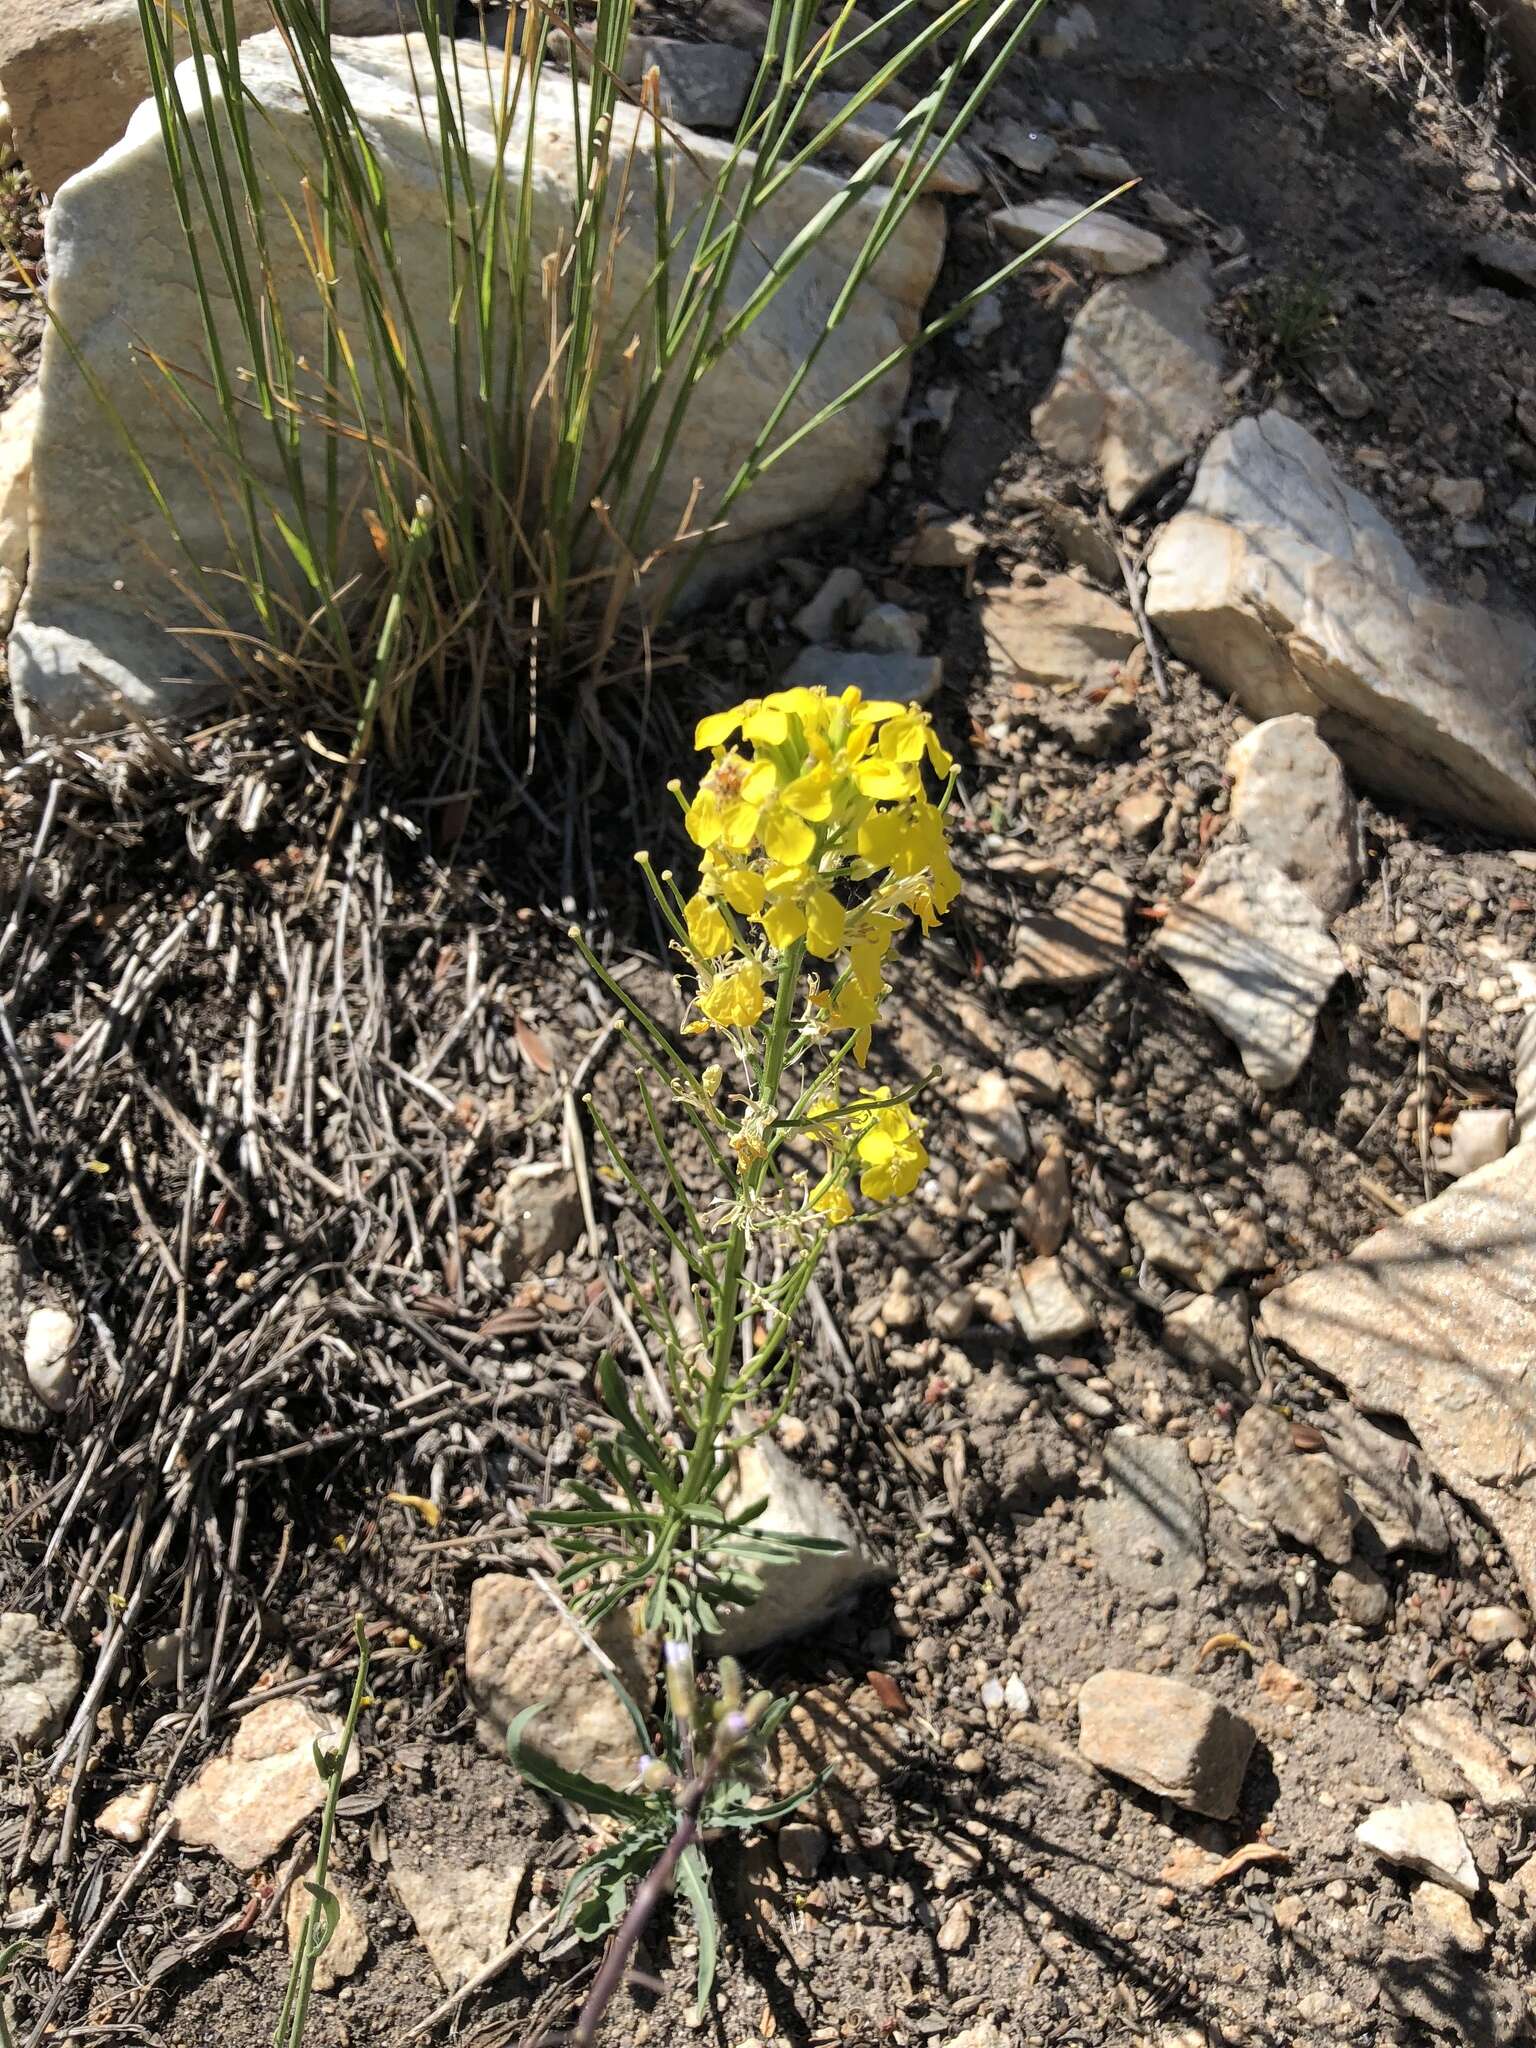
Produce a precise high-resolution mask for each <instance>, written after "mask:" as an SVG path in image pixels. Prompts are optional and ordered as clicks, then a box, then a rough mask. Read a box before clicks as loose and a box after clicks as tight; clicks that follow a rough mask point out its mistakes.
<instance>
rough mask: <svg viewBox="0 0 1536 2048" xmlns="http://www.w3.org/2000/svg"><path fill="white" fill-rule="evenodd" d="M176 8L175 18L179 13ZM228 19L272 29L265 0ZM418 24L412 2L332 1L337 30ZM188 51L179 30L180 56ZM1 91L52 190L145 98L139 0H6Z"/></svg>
mask: <svg viewBox="0 0 1536 2048" xmlns="http://www.w3.org/2000/svg"><path fill="white" fill-rule="evenodd" d="M164 13H165V10H164V9H163V8H162V10H161V15H162V19H163V18H164ZM173 14H174V15H175V17H176V18H177V19H178V21H179V19H180V17H181V15H182V9H181V8H179V7H178V8H176V9H174V10H173ZM234 16H235V26H236V28H237V30H238V31H239V33H240V34H241V35H242V36H249V35H255V33H256V32H257V30H258V29H264V28H270V27H271V25H272V8H271V0H234ZM416 21H417V14H416V0H332V5H331V24H332V27H333V28H334V29H335V31H336V33H337V34H338V35H344V36H366V35H382V34H386V33H389V34H397V33H398V32H399V30H400V29H401V28H402V27H405V28H414V27H415V25H416ZM186 48H187V42H186V37H185V35H180V36H178V38H177V50H178V54H184V53H185V51H186ZM0 94H3V95H4V98H5V99H6V100H7V101H8V102H9V105H10V112H11V125H12V128H13V130H14V133H15V139H16V150H17V153H18V155H19V156H20V157H21V158H22V160H23V161H24V162H25V164H26V166H27V169H28V171H29V173H30V174H31V178H32V182H33V184H34V185H36V186H37V188H38V190H39V191H41V192H56V191H57V190H58V189H59V187H60V185H62V184H63V182H64V180H65V179H66V178H69V177H73V176H74V174H75V172H76V171H78V170H83V169H84V167H85V166H86V165H87V164H88V163H91V162H92V161H93V160H94V159H95V158H96V157H98V156H100V155H101V153H102V151H103V150H104V149H108V148H110V147H111V145H112V144H113V143H114V142H117V141H118V140H120V138H121V136H122V133H123V131H124V129H125V128H126V127H127V126H128V119H129V116H130V115H131V114H132V112H133V110H134V108H135V107H136V106H137V105H138V104H139V102H140V100H142V99H145V98H147V97H148V95H149V65H148V63H147V61H146V59H145V55H144V38H143V35H142V34H141V32H140V29H139V9H138V0H5V5H4V7H3V9H0Z"/></svg>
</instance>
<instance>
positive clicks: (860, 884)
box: [683, 689, 960, 1066]
mask: <svg viewBox="0 0 1536 2048" xmlns="http://www.w3.org/2000/svg"><path fill="white" fill-rule="evenodd" d="M695 744H696V745H697V746H698V747H699V748H700V749H701V750H702V749H708V750H709V752H710V755H711V762H710V767H709V770H708V772H707V773H706V774H705V776H704V778H703V780H702V781H701V782H700V784H699V786H698V788H697V790H696V791H695V792H694V794H693V797H692V798H691V800H689V801H687V802H686V804H685V818H684V822H685V824H686V826H687V830H688V835H689V837H690V838H691V839H692V840H693V842H694V844H695V845H696V846H698V847H699V848H700V850H701V853H702V859H701V862H700V876H699V886H698V890H697V892H696V893H695V894H694V895H693V896H692V897H691V898H690V899H689V900H688V902H687V903H686V904H685V905H684V906H683V916H684V921H685V924H686V927H687V933H688V944H689V948H690V950H691V952H692V953H693V955H694V957H695V960H696V962H697V964H698V966H699V969H700V993H699V998H698V1006H699V1009H700V1011H701V1013H702V1014H703V1016H704V1017H705V1018H707V1019H708V1021H709V1022H710V1023H711V1024H714V1025H716V1026H717V1027H719V1028H721V1029H727V1030H729V1029H737V1030H747V1029H750V1028H751V1027H752V1025H754V1024H755V1023H756V1022H757V1021H758V1019H759V1018H760V1017H761V1016H762V1014H763V1011H764V1009H765V1008H766V1007H767V1002H768V992H767V983H768V981H769V979H771V978H772V977H773V976H774V975H775V974H776V973H777V972H778V971H779V969H780V966H781V963H782V961H783V959H784V956H785V955H787V954H789V953H790V952H791V951H792V950H793V949H797V948H803V949H804V951H805V952H808V953H810V954H813V955H814V956H815V957H816V958H817V959H821V960H828V961H845V962H846V964H845V965H843V966H842V969H841V971H840V972H839V973H838V974H837V975H836V976H834V977H833V982H832V986H831V987H830V988H829V989H828V990H827V991H825V992H824V993H822V994H821V995H820V997H819V1001H820V1004H821V1007H822V1009H823V1012H824V1014H825V1016H826V1020H827V1022H828V1024H829V1025H830V1026H831V1027H832V1028H833V1029H836V1030H845V1031H849V1032H851V1033H852V1034H853V1049H854V1056H855V1058H856V1059H857V1060H858V1062H859V1064H860V1065H861V1066H862V1065H863V1064H864V1063H865V1062H866V1060H867V1059H868V1056H869V1040H870V1032H871V1030H872V1028H873V1025H874V1022H875V1017H876V1014H877V1012H878V1010H879V1007H880V1002H881V999H882V997H883V996H884V994H885V992H886V988H885V981H884V978H883V974H882V969H883V966H884V962H885V958H886V955H887V954H888V953H889V951H890V949H891V947H892V945H893V944H894V943H895V940H896V938H897V936H898V935H899V933H900V932H901V931H902V930H903V929H904V928H905V927H906V924H907V922H908V920H909V918H912V917H915V918H916V919H917V920H918V922H919V923H920V924H921V925H922V926H923V927H924V929H925V930H931V929H932V927H933V926H934V925H935V924H936V923H937V922H938V920H939V919H940V918H941V917H942V916H943V914H944V912H945V911H946V910H947V909H948V907H949V905H950V904H951V903H952V902H953V900H954V898H955V896H956V895H957V894H958V893H959V888H960V880H959V877H958V876H957V875H956V873H955V870H954V867H953V865H952V864H951V862H950V858H949V851H948V848H947V846H946V844H945V839H944V815H943V812H942V810H941V809H940V807H939V805H938V804H937V803H935V802H934V801H933V800H932V799H931V798H930V796H929V794H928V791H927V788H926V786H925V783H924V779H923V765H924V762H925V761H926V762H927V764H928V766H929V767H931V768H932V770H933V772H934V773H935V775H937V776H938V777H940V778H941V779H944V780H947V778H948V777H949V775H950V772H951V768H952V763H951V761H950V758H949V756H948V754H946V753H945V751H944V749H943V748H942V747H941V746H940V744H939V741H938V738H937V736H936V734H935V733H934V730H933V726H932V722H931V721H930V719H929V717H928V715H927V713H926V712H924V711H920V710H919V709H918V708H917V706H916V705H903V704H894V703H883V702H866V701H865V699H864V697H863V696H862V695H861V693H860V692H859V691H858V690H855V689H848V690H844V691H843V692H842V693H841V695H839V696H829V695H828V693H827V692H826V691H825V690H819V689H818V690H810V689H793V690H779V691H775V692H774V694H773V695H772V696H768V697H763V698H753V699H752V700H751V701H750V702H748V703H745V704H738V705H737V706H736V707H735V709H734V710H731V711H721V712H718V713H716V714H715V715H714V716H713V717H710V718H705V719H701V720H700V722H699V726H698V731H697V733H696V735H695ZM754 926H755V927H756V928H757V931H758V932H759V933H760V934H761V938H760V939H758V938H757V937H755V936H754V935H753V933H752V927H754ZM797 957H798V955H797Z"/></svg>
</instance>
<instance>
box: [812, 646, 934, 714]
mask: <svg viewBox="0 0 1536 2048" xmlns="http://www.w3.org/2000/svg"><path fill="white" fill-rule="evenodd" d="M943 680H944V664H943V661H942V660H941V659H940V658H939V656H938V655H937V654H867V653H863V652H857V653H849V652H848V651H847V650H846V649H844V648H841V647H802V648H801V650H800V652H799V653H798V654H797V655H796V656H795V658H794V660H793V661H792V662H791V663H790V665H789V667H788V669H787V670H786V672H785V675H784V679H783V683H782V685H781V687H782V688H784V689H786V690H793V689H797V688H800V687H801V686H804V687H805V688H806V689H815V688H817V687H818V685H819V686H820V687H822V688H824V689H827V690H830V691H831V692H832V693H833V695H836V694H837V692H838V691H839V690H846V689H848V688H849V687H850V685H851V686H852V687H853V688H854V689H856V690H862V691H863V692H864V695H865V696H866V697H894V698H895V699H896V701H897V702H898V703H900V704H926V703H927V702H928V699H929V698H930V697H931V696H932V695H933V693H934V691H935V690H937V689H938V687H939V685H940V683H941V682H943Z"/></svg>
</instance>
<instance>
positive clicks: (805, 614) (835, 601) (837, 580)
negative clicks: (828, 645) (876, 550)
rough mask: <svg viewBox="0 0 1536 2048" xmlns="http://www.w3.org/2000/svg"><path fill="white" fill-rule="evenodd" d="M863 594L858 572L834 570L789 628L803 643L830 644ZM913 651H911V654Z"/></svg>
mask: <svg viewBox="0 0 1536 2048" xmlns="http://www.w3.org/2000/svg"><path fill="white" fill-rule="evenodd" d="M863 592H864V578H863V577H862V576H861V575H860V574H859V572H858V570H857V569H834V570H833V571H832V573H831V575H830V576H828V577H827V579H826V581H825V582H824V583H823V584H822V586H821V588H820V589H819V590H818V591H817V593H816V595H815V596H814V597H813V598H811V599H810V600H809V601H808V602H807V603H805V604H803V605H802V606H801V607H800V609H799V611H797V612H796V613H795V615H794V617H793V618H792V619H791V620H790V624H791V625H792V626H793V627H794V629H795V631H796V632H797V633H798V634H799V635H800V637H801V639H802V640H831V639H833V638H834V637H835V635H836V634H837V631H838V629H839V627H840V626H841V624H842V621H843V619H844V617H845V616H846V615H847V614H848V612H849V611H851V610H852V608H853V606H854V605H855V604H856V603H857V602H858V600H859V598H860V597H861V596H862V595H863ZM916 651H917V650H916V648H913V649H912V650H911V652H913V653H914V654H915V653H916Z"/></svg>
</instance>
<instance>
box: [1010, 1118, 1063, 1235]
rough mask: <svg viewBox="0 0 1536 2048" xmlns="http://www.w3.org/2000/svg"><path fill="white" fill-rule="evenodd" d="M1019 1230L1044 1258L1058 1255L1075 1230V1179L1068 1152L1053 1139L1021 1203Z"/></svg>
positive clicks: (1055, 1138)
mask: <svg viewBox="0 0 1536 2048" xmlns="http://www.w3.org/2000/svg"><path fill="white" fill-rule="evenodd" d="M1019 1228H1020V1229H1021V1230H1022V1231H1023V1233H1024V1235H1025V1237H1027V1238H1028V1240H1029V1243H1030V1248H1031V1249H1032V1250H1033V1251H1035V1252H1037V1253H1039V1254H1040V1255H1041V1256H1042V1257H1045V1256H1048V1255H1049V1254H1050V1253H1051V1252H1058V1251H1060V1250H1061V1247H1062V1246H1063V1245H1064V1244H1065V1243H1066V1241H1067V1236H1068V1234H1069V1232H1070V1231H1071V1228H1072V1175H1071V1170H1070V1168H1069V1167H1068V1165H1067V1154H1066V1148H1065V1147H1064V1146H1063V1144H1062V1142H1061V1140H1060V1138H1057V1137H1053V1138H1052V1139H1051V1141H1050V1143H1049V1144H1048V1145H1047V1146H1046V1148H1045V1156H1044V1158H1043V1159H1042V1160H1041V1162H1040V1164H1039V1166H1038V1168H1037V1169H1036V1171H1035V1177H1034V1179H1033V1181H1032V1182H1031V1183H1030V1185H1029V1186H1028V1187H1027V1188H1026V1189H1025V1191H1024V1195H1023V1198H1022V1200H1021V1201H1020V1203H1019Z"/></svg>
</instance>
